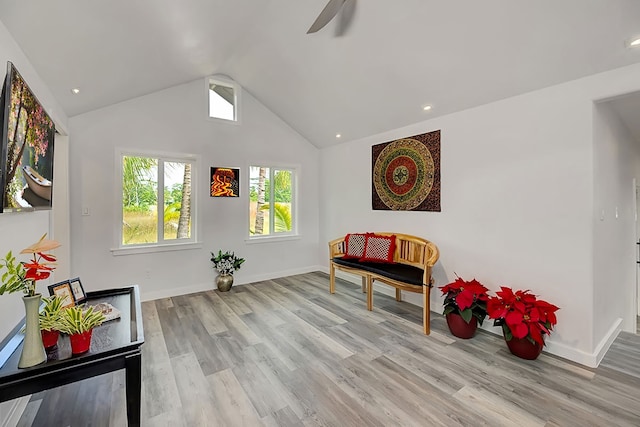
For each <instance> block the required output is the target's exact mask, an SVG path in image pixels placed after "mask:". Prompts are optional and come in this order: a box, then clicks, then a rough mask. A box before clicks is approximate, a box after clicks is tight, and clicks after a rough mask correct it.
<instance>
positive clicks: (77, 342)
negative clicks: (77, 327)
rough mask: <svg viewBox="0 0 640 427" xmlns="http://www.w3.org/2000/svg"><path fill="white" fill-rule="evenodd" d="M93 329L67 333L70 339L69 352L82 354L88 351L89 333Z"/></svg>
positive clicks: (89, 345) (89, 344) (89, 343)
mask: <svg viewBox="0 0 640 427" xmlns="http://www.w3.org/2000/svg"><path fill="white" fill-rule="evenodd" d="M92 332H93V329H90V330H88V331H87V332H83V333H81V334H73V335H69V341H71V353H72V354H82V353H86V352H87V351H89V347H91V334H92Z"/></svg>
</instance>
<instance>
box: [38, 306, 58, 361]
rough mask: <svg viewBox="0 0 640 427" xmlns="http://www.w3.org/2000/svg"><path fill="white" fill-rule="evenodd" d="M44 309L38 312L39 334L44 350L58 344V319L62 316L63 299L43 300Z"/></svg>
mask: <svg viewBox="0 0 640 427" xmlns="http://www.w3.org/2000/svg"><path fill="white" fill-rule="evenodd" d="M42 300H43V301H44V307H43V309H42V311H40V316H39V319H40V333H41V334H42V343H43V344H44V348H45V349H49V348H53V347H55V346H56V344H58V337H59V335H60V318H61V314H62V301H63V299H62V298H60V297H59V296H57V295H54V296H52V297H49V298H43V299H42Z"/></svg>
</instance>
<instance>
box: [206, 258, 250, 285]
mask: <svg viewBox="0 0 640 427" xmlns="http://www.w3.org/2000/svg"><path fill="white" fill-rule="evenodd" d="M211 262H212V263H213V268H215V269H216V270H218V273H219V275H218V278H217V279H216V284H217V285H218V289H219V290H220V291H221V292H227V291H228V290H229V289H231V286H232V285H233V273H234V272H235V271H236V270H240V266H241V265H242V263H243V262H244V258H240V257H237V256H236V255H235V253H234V252H229V251H227V252H225V253H222V251H218V255H216V254H214V253H213V252H211Z"/></svg>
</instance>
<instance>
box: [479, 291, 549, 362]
mask: <svg viewBox="0 0 640 427" xmlns="http://www.w3.org/2000/svg"><path fill="white" fill-rule="evenodd" d="M557 310H559V308H558V307H556V306H555V305H553V304H550V303H548V302H547V301H543V300H541V299H538V298H537V297H536V296H535V295H533V294H532V293H531V292H530V291H528V290H525V291H522V290H518V291H515V292H514V291H513V290H512V289H511V288H507V287H504V286H502V287H501V290H500V291H498V292H496V296H494V297H491V298H489V301H488V302H487V312H488V314H489V318H490V319H494V322H493V325H494V326H502V333H503V335H504V339H505V341H506V342H507V347H509V351H511V353H512V354H514V355H516V356H518V357H521V358H523V359H528V360H534V359H536V358H537V357H538V356H539V355H540V353H541V352H542V347H543V346H544V345H545V343H544V336H545V335H549V334H550V333H551V330H552V329H553V327H554V326H555V324H556V323H557V319H556V314H555V312H556V311H557Z"/></svg>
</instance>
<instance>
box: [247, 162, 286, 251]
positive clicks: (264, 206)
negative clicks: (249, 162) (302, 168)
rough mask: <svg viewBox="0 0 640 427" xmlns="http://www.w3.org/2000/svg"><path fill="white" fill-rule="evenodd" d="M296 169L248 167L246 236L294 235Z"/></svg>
mask: <svg viewBox="0 0 640 427" xmlns="http://www.w3.org/2000/svg"><path fill="white" fill-rule="evenodd" d="M295 180H296V170H295V169H292V168H274V167H267V166H250V167H249V237H250V238H262V237H265V236H270V237H276V236H285V235H293V234H295V232H296V209H295V201H296V200H295V194H296V191H295Z"/></svg>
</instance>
